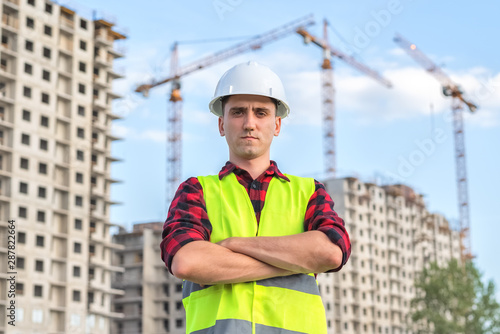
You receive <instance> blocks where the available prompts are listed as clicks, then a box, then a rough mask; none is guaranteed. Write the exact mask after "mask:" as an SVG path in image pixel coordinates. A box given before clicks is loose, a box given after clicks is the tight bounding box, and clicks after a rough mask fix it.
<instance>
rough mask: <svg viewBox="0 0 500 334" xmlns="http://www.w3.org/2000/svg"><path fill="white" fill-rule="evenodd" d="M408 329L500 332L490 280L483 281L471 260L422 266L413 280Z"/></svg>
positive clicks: (499, 308) (482, 333)
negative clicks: (463, 264) (463, 262)
mask: <svg viewBox="0 0 500 334" xmlns="http://www.w3.org/2000/svg"><path fill="white" fill-rule="evenodd" d="M415 288H416V296H415V298H414V299H413V300H412V302H411V319H412V324H410V328H413V329H414V330H416V332H417V333H419V334H423V333H436V334H457V333H463V334H500V305H499V303H498V302H497V301H496V299H495V284H494V282H493V281H489V282H487V284H486V285H485V284H483V282H482V281H481V273H480V272H479V271H478V269H477V268H476V267H475V265H474V263H473V262H472V261H468V262H467V263H466V265H465V266H462V264H461V263H459V262H458V261H457V260H455V259H453V260H451V261H450V262H448V264H447V266H443V267H439V266H438V264H437V263H436V262H433V263H431V264H430V265H429V266H428V267H426V268H424V269H423V271H422V272H421V273H420V275H419V276H418V277H417V278H416V280H415Z"/></svg>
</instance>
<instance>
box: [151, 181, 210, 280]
mask: <svg viewBox="0 0 500 334" xmlns="http://www.w3.org/2000/svg"><path fill="white" fill-rule="evenodd" d="M211 233H212V225H211V223H210V220H209V219H208V213H207V207H206V203H205V199H204V197H203V188H202V186H201V184H200V182H199V181H198V179H197V178H195V177H192V178H189V179H188V180H186V181H185V182H183V183H182V184H181V185H180V186H179V188H178V189H177V192H176V193H175V196H174V199H173V201H172V204H171V205H170V208H169V210H168V215H167V219H166V220H165V223H164V224H163V233H162V239H163V240H162V241H161V243H160V249H161V258H162V260H163V262H165V265H166V266H167V268H168V270H169V271H170V273H172V270H171V267H172V259H173V257H174V256H175V254H176V253H177V251H178V250H179V249H180V248H181V247H182V246H184V245H186V244H188V243H190V242H192V241H195V240H206V241H208V240H210V234H211Z"/></svg>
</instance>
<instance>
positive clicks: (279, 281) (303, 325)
mask: <svg viewBox="0 0 500 334" xmlns="http://www.w3.org/2000/svg"><path fill="white" fill-rule="evenodd" d="M287 177H288V178H289V179H290V182H287V181H285V180H282V179H279V178H276V177H273V179H272V181H271V183H270V184H269V188H268V191H267V194H266V199H265V205H264V208H263V210H262V213H261V218H260V223H259V224H257V220H256V217H255V211H254V209H253V207H252V203H251V201H250V198H249V196H248V193H247V191H246V189H245V188H244V187H243V186H242V185H241V184H240V183H239V182H238V180H237V179H236V176H235V175H234V174H233V173H231V174H229V175H227V176H225V177H224V178H223V179H222V180H219V177H218V175H211V176H203V177H198V180H199V182H200V183H201V185H202V187H203V194H204V198H205V202H206V205H207V212H208V217H209V219H210V222H211V224H212V234H211V240H210V241H211V242H214V243H216V242H218V241H221V240H223V239H226V238H229V237H254V236H285V235H292V234H298V233H302V232H304V216H305V212H306V209H307V204H308V202H309V199H310V197H311V195H312V194H313V193H314V189H315V186H314V180H313V179H310V178H300V177H296V176H292V175H287ZM183 303H184V307H185V309H186V333H196V334H204V333H207V334H208V333H210V334H222V333H230V334H233V333H234V334H240V333H241V334H292V333H295V334H297V333H312V334H323V333H326V319H325V309H324V307H323V303H322V301H321V297H320V295H319V290H318V284H317V282H316V279H315V277H314V274H296V275H291V276H285V277H275V278H269V279H263V280H258V281H254V282H247V283H236V284H217V285H212V286H207V287H201V286H200V285H198V284H196V283H193V282H190V281H184V284H183Z"/></svg>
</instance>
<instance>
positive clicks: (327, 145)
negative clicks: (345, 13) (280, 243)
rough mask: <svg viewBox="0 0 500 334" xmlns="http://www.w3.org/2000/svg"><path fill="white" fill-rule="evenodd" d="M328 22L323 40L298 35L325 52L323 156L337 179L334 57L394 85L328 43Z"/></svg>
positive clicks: (328, 170) (305, 33)
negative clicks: (332, 59)
mask: <svg viewBox="0 0 500 334" xmlns="http://www.w3.org/2000/svg"><path fill="white" fill-rule="evenodd" d="M327 28H328V21H327V20H324V24H323V39H320V38H318V37H315V36H313V35H312V34H310V33H309V32H308V31H307V30H305V28H301V29H298V30H297V33H298V34H299V35H301V36H302V37H303V38H304V43H306V44H308V43H313V44H315V45H317V46H319V47H320V48H321V49H322V50H323V63H322V65H321V82H322V94H321V95H322V102H323V103H322V113H323V154H324V168H325V173H326V175H328V176H332V177H335V174H336V164H337V163H336V157H335V105H334V95H335V88H334V85H333V67H332V61H331V58H332V56H334V57H337V58H339V59H341V60H342V61H344V62H346V63H347V64H349V65H351V66H352V67H354V68H356V69H357V70H358V71H360V72H362V73H364V74H366V75H368V76H370V77H371V78H373V79H375V80H377V81H378V82H380V83H381V84H382V85H384V86H386V87H388V88H390V87H392V84H391V83H390V82H389V81H388V80H386V79H385V78H383V77H382V76H381V75H380V74H378V73H377V72H375V71H374V70H372V69H370V68H369V67H367V66H366V65H363V64H361V63H360V62H359V61H357V60H356V59H354V58H353V57H351V56H349V55H347V54H345V53H343V52H341V51H340V50H338V49H336V48H334V47H333V46H331V45H330V44H329V43H328V32H327V30H328V29H327Z"/></svg>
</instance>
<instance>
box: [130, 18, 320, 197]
mask: <svg viewBox="0 0 500 334" xmlns="http://www.w3.org/2000/svg"><path fill="white" fill-rule="evenodd" d="M312 24H314V19H313V17H312V15H308V16H305V17H302V18H300V19H298V20H294V21H292V22H290V23H287V24H285V25H283V26H281V27H278V28H276V29H273V30H271V31H268V32H266V33H264V34H261V35H257V36H255V37H253V38H251V39H249V40H247V41H244V42H241V43H238V44H236V45H234V46H231V47H229V48H226V49H223V50H221V51H219V52H216V53H214V54H212V55H210V56H207V57H204V58H202V59H199V60H197V61H195V62H192V63H190V64H188V65H186V66H182V67H179V66H178V51H177V49H178V48H177V43H174V46H173V48H172V56H171V65H170V75H169V76H168V77H167V78H165V79H162V80H158V81H156V80H153V81H152V82H150V83H147V84H143V85H140V86H138V87H137V88H136V90H135V91H136V92H138V93H142V94H143V96H144V97H147V96H148V94H149V91H150V90H151V89H153V88H155V87H158V86H161V85H163V84H165V83H168V82H171V83H172V88H171V92H170V97H169V106H168V108H167V136H168V137H167V187H166V201H165V203H167V205H168V204H169V203H170V201H171V199H172V197H173V195H174V193H175V190H176V189H177V186H178V184H179V183H180V177H181V168H182V96H181V84H180V79H181V78H182V77H183V76H185V75H187V74H189V73H192V72H195V71H197V70H201V69H203V68H206V67H208V66H210V65H213V64H216V63H218V62H221V61H223V60H227V59H229V58H230V57H234V56H237V55H239V54H242V53H244V52H248V51H252V50H257V49H260V48H261V47H262V46H263V45H264V44H267V43H270V42H273V41H276V40H278V39H280V38H283V37H285V36H287V35H288V34H291V33H294V32H296V31H297V30H298V29H302V28H304V27H307V26H310V25H312Z"/></svg>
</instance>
